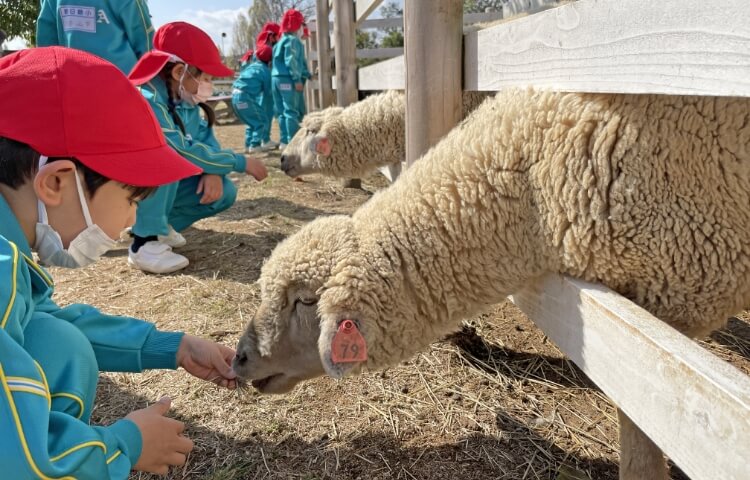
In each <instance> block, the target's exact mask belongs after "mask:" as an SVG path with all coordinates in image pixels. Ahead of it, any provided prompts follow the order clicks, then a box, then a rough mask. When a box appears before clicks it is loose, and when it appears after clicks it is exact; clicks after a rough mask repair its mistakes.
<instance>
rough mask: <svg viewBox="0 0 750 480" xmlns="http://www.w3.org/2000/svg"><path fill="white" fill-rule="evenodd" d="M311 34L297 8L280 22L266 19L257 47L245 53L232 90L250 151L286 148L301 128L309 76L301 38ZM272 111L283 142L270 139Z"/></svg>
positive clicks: (246, 144)
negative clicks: (276, 119) (269, 21)
mask: <svg viewBox="0 0 750 480" xmlns="http://www.w3.org/2000/svg"><path fill="white" fill-rule="evenodd" d="M307 36H309V32H308V30H307V25H306V24H305V19H304V17H303V16H302V13H300V12H299V11H297V10H294V9H290V10H287V11H286V12H285V13H284V16H283V17H282V19H281V25H278V24H276V23H267V24H266V25H264V26H263V29H262V31H261V32H260V34H258V37H257V38H256V42H255V44H256V46H255V50H254V51H248V52H247V53H246V54H245V55H244V56H243V57H242V63H241V68H242V70H241V71H240V75H239V78H238V79H237V80H236V81H235V82H234V85H233V90H232V107H233V108H234V111H235V112H236V114H237V116H238V117H239V118H240V120H242V122H243V123H245V124H246V125H247V127H246V129H245V148H246V149H247V152H248V153H254V152H260V151H264V150H272V149H274V148H276V147H279V148H284V147H285V146H286V144H288V143H289V141H290V140H291V139H292V137H294V135H295V134H296V133H297V130H299V124H300V122H301V121H302V117H303V116H304V115H305V99H304V88H305V82H307V80H308V79H309V78H310V72H309V70H308V68H307V60H306V59H305V49H304V47H303V45H302V41H301V40H304V39H305V38H307ZM274 114H275V115H276V116H277V118H278V123H279V131H280V140H281V144H280V145H279V144H276V143H275V142H272V141H271V139H270V132H271V122H272V120H273V116H274Z"/></svg>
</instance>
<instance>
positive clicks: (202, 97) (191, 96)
mask: <svg viewBox="0 0 750 480" xmlns="http://www.w3.org/2000/svg"><path fill="white" fill-rule="evenodd" d="M185 74H187V75H190V77H191V78H192V79H193V80H195V81H196V82H198V93H190V92H188V91H187V90H186V89H185V85H183V83H182V81H183V80H184V79H185ZM213 93H214V86H213V84H212V83H211V82H209V81H207V80H198V79H197V78H195V77H194V76H193V74H192V73H190V72H188V66H187V64H186V65H185V69H184V70H183V71H182V75H181V76H180V100H182V101H183V102H185V103H187V104H188V105H190V106H192V107H194V106H196V105H198V104H199V103H205V102H206V100H208V97H210V96H211V95H213Z"/></svg>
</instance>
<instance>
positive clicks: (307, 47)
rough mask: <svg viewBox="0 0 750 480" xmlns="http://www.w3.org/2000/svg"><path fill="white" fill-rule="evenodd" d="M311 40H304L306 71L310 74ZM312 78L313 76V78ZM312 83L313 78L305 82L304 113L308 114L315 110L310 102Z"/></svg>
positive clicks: (311, 67) (311, 68) (311, 66)
mask: <svg viewBox="0 0 750 480" xmlns="http://www.w3.org/2000/svg"><path fill="white" fill-rule="evenodd" d="M310 40H311V39H309V38H308V39H307V40H305V62H306V63H307V69H308V70H309V71H310V73H312V72H314V71H315V70H314V69H313V65H312V61H311V60H310V57H311V55H310V52H311V51H312V42H311V41H310ZM313 77H314V76H313ZM312 82H313V78H310V79H308V80H307V82H305V91H304V92H303V93H304V97H305V113H309V112H312V111H314V110H315V105H314V104H313V102H312Z"/></svg>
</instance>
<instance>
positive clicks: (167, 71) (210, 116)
mask: <svg viewBox="0 0 750 480" xmlns="http://www.w3.org/2000/svg"><path fill="white" fill-rule="evenodd" d="M177 65H180V64H179V63H175V62H169V63H167V64H166V65H164V68H162V69H161V72H159V76H160V77H161V79H162V80H164V83H165V84H166V85H167V97H169V98H167V110H168V111H169V114H170V115H171V116H172V120H173V121H174V123H175V125H177V128H179V129H180V131H181V132H182V134H183V135H185V134H186V133H187V132H186V131H185V123H184V122H183V121H182V119H181V118H180V115H179V114H178V113H177V110H176V107H177V103H176V102H175V97H177V92H174V91H173V90H172V82H171V81H170V79H171V78H172V70H174V68H175V67H176V66H177ZM182 65H185V68H187V69H188V72H190V73H191V74H193V75H194V76H198V75H200V74H201V73H203V72H201V70H200V69H199V68H197V67H193V66H191V65H187V64H182ZM198 106H199V107H200V108H201V110H203V113H205V114H206V121H207V122H208V127H209V128H211V127H213V126H214V125H215V124H216V113H215V112H214V109H213V108H211V107H210V106H209V105H207V104H205V103H203V102H201V103H199V104H198Z"/></svg>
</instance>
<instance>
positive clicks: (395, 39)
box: [380, 2, 404, 48]
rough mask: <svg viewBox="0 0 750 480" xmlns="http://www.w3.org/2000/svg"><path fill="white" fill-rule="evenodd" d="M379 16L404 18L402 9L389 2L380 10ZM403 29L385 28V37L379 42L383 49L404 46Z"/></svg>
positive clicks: (395, 3)
mask: <svg viewBox="0 0 750 480" xmlns="http://www.w3.org/2000/svg"><path fill="white" fill-rule="evenodd" d="M380 14H381V15H382V16H383V18H396V17H402V18H403V16H404V8H403V6H402V5H401V4H399V3H397V2H389V3H387V4H385V5H383V6H382V7H381V8H380ZM403 30H404V29H403V28H397V27H394V28H386V29H385V36H384V37H383V40H382V41H381V42H380V46H381V47H383V48H398V47H403V46H404V32H403Z"/></svg>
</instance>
